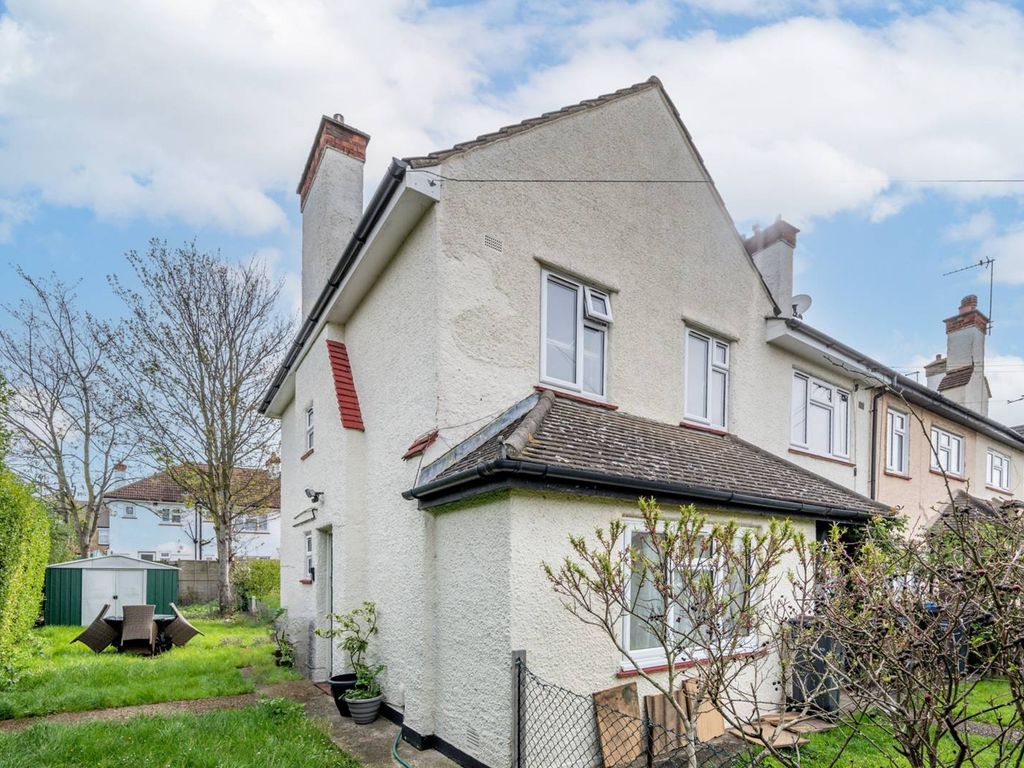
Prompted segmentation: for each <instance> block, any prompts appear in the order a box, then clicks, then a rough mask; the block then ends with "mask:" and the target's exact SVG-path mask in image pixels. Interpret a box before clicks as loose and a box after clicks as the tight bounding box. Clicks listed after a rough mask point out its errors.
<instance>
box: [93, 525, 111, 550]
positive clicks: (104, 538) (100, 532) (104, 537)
mask: <svg viewBox="0 0 1024 768" xmlns="http://www.w3.org/2000/svg"><path fill="white" fill-rule="evenodd" d="M96 536H97V539H98V541H99V543H100V544H102V545H104V546H109V545H110V529H109V528H97V529H96Z"/></svg>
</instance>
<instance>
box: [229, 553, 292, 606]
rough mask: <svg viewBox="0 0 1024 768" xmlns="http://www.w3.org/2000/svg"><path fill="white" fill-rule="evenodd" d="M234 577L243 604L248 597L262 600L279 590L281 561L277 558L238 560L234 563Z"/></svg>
mask: <svg viewBox="0 0 1024 768" xmlns="http://www.w3.org/2000/svg"><path fill="white" fill-rule="evenodd" d="M234 579H235V589H236V590H237V593H238V598H239V600H241V602H242V604H243V606H244V605H245V604H246V603H247V602H248V601H249V598H250V597H255V598H256V599H257V600H263V599H265V598H267V597H270V596H271V595H276V594H278V593H279V592H280V590H281V563H280V562H279V561H277V560H239V561H238V562H236V563H235V573H234Z"/></svg>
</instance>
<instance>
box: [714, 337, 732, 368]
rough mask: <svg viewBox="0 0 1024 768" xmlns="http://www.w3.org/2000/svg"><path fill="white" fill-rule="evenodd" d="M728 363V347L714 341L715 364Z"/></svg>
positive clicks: (724, 364) (722, 364)
mask: <svg viewBox="0 0 1024 768" xmlns="http://www.w3.org/2000/svg"><path fill="white" fill-rule="evenodd" d="M728 364H729V347H728V346H726V345H725V344H722V343H721V342H717V341H716V342H715V365H721V366H726V365H728Z"/></svg>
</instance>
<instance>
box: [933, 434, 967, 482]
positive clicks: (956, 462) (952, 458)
mask: <svg viewBox="0 0 1024 768" xmlns="http://www.w3.org/2000/svg"><path fill="white" fill-rule="evenodd" d="M932 449H933V450H932V462H931V464H932V469H937V470H943V471H945V472H949V473H950V474H952V475H960V476H962V475H963V473H964V439H963V438H962V437H960V436H959V435H954V434H953V433H952V432H947V431H946V430H944V429H942V428H940V427H932Z"/></svg>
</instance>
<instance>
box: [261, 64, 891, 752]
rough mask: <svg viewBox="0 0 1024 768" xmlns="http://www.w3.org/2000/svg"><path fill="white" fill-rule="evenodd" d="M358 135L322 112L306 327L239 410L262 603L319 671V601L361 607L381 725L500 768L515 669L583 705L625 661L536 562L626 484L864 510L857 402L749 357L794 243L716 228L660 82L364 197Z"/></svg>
mask: <svg viewBox="0 0 1024 768" xmlns="http://www.w3.org/2000/svg"><path fill="white" fill-rule="evenodd" d="M368 140H369V137H368V136H367V135H366V134H364V133H362V132H360V131H358V130H356V129H354V128H352V127H351V126H348V125H346V124H345V123H344V122H343V121H342V120H341V119H340V117H337V118H327V117H325V118H323V120H322V121H321V123H320V127H319V130H318V132H317V135H316V138H315V140H314V144H313V148H312V150H311V152H310V155H309V159H308V161H307V164H306V167H305V169H304V170H303V173H302V177H301V180H300V183H299V188H298V193H299V196H300V203H301V206H302V215H303V244H302V262H303V273H302V286H303V314H304V316H305V322H304V324H303V326H302V330H301V332H300V334H299V336H298V338H297V339H296V343H295V344H294V345H293V347H292V349H291V351H290V352H289V354H288V356H287V358H286V360H285V361H284V363H283V365H282V367H281V369H280V371H279V373H278V375H277V378H276V379H275V381H274V384H273V386H272V388H271V390H270V391H269V392H268V393H267V396H266V399H265V401H264V404H263V410H264V412H265V413H267V414H268V415H270V416H272V417H275V418H279V419H281V422H282V423H281V428H282V430H281V431H282V465H281V523H282V526H281V527H282V539H281V596H282V603H283V605H284V606H285V607H286V608H287V610H288V622H289V631H290V633H291V636H292V639H293V640H294V641H295V642H296V645H297V650H298V656H299V660H300V663H301V664H302V665H304V667H305V669H306V671H307V673H308V674H309V675H310V676H311V677H313V678H314V679H317V680H322V679H325V678H327V677H328V676H330V675H331V674H334V673H339V672H343V671H345V669H344V658H343V656H342V654H341V653H340V652H338V651H337V650H336V649H335V648H334V647H333V646H332V643H331V642H330V641H327V640H324V639H321V638H319V637H317V636H316V634H315V630H316V629H318V628H322V627H326V626H327V619H326V614H327V613H328V612H330V611H344V610H349V609H351V608H353V607H355V606H357V605H358V604H360V603H361V602H362V601H364V600H373V601H374V602H376V603H377V606H378V611H379V617H380V636H379V638H377V639H375V647H374V649H373V654H372V655H373V658H374V660H376V661H380V662H382V663H384V664H386V665H387V671H386V677H385V680H384V690H385V694H386V697H387V705H386V713H387V714H388V715H389V716H391V717H393V718H395V719H400V720H401V721H402V723H403V729H404V733H405V736H406V738H407V739H409V740H410V741H411V742H413V743H414V744H418V745H422V746H427V745H431V744H432V745H434V746H436V747H437V748H439V749H441V750H442V751H444V752H446V754H448V755H450V756H452V757H453V758H455V759H456V760H457V761H459V762H461V763H462V764H465V765H486V766H492V767H497V766H505V765H508V764H509V762H510V759H511V755H512V750H513V744H512V736H511V723H512V717H513V714H512V700H511V696H510V694H509V692H510V685H511V680H512V664H511V658H512V654H513V652H515V651H519V650H525V651H526V652H527V654H528V656H529V659H530V665H531V668H532V669H534V670H535V671H536V672H538V673H539V674H540V675H541V676H542V677H544V678H546V679H548V680H551V681H553V682H556V683H558V684H559V685H562V686H564V687H566V688H569V689H571V690H573V691H576V692H579V693H581V694H589V693H590V692H593V691H597V690H600V689H603V688H607V687H609V686H611V685H614V684H616V683H618V682H621V681H622V679H623V678H629V677H630V676H631V674H633V673H635V670H631V669H630V668H629V666H628V665H627V664H626V663H625V660H624V659H623V658H621V657H620V656H619V654H618V653H617V652H616V651H615V650H614V648H613V647H612V646H611V644H610V643H609V642H608V641H607V639H606V638H604V637H603V636H601V634H600V633H599V632H598V631H596V630H590V629H588V628H586V627H585V626H583V625H582V624H580V623H579V622H578V621H577V620H575V619H574V618H572V617H571V616H570V615H569V614H568V612H567V611H566V610H565V609H564V607H563V606H562V605H561V604H560V602H559V600H558V599H557V598H556V596H555V595H554V594H553V592H552V591H551V589H550V586H549V585H548V583H547V582H546V580H545V578H544V574H543V572H542V569H541V563H542V561H547V562H549V563H557V562H559V561H560V560H561V558H562V557H564V556H565V555H566V554H567V553H568V551H569V545H568V536H569V535H570V534H583V533H588V532H591V531H593V529H594V528H595V527H596V526H599V525H602V526H603V525H607V523H608V522H609V521H610V520H611V519H613V518H615V517H620V516H624V517H626V518H630V517H634V518H635V517H636V516H637V514H638V512H637V506H636V498H637V497H638V496H641V495H645V496H657V497H658V498H659V499H660V500H662V501H663V502H665V503H666V504H677V503H691V502H692V503H695V504H697V505H698V506H699V507H701V508H702V509H703V510H706V511H707V512H708V513H709V514H711V515H713V516H721V517H735V518H738V519H740V520H741V521H743V522H744V524H746V525H751V526H759V525H763V524H765V521H766V520H769V519H771V518H773V517H778V516H784V517H787V518H790V519H792V520H793V521H794V522H795V524H796V525H797V526H798V527H799V528H800V529H801V530H802V531H804V532H806V533H807V534H808V535H809V536H814V535H815V532H816V530H817V529H818V528H820V527H821V526H823V525H827V524H828V523H830V522H832V521H836V520H846V521H861V520H865V519H867V518H868V517H869V516H870V515H871V514H874V513H877V512H879V511H881V510H882V509H883V507H882V505H880V504H878V503H876V502H872V501H871V500H870V499H868V498H866V497H865V496H863V495H861V493H859V492H858V491H860V492H863V491H864V490H865V489H866V487H867V485H866V479H865V477H864V476H863V475H862V474H859V473H858V472H857V464H856V457H858V456H860V455H866V454H867V448H868V433H869V430H868V429H867V419H868V414H867V410H866V405H867V403H868V395H867V393H866V392H865V391H863V388H862V387H861V385H860V382H859V380H858V378H857V377H858V375H859V374H857V373H856V372H849V371H847V370H845V369H841V368H837V367H836V366H834V365H831V364H830V363H829V361H828V360H827V359H825V358H824V357H823V356H822V355H820V354H818V353H817V352H816V351H814V350H810V351H806V350H803V349H802V348H801V349H798V350H797V351H794V350H793V349H790V348H787V346H786V345H783V344H769V343H766V341H767V339H766V318H774V317H777V316H779V315H781V314H783V311H784V310H783V307H785V304H786V302H787V301H788V300H789V299H791V298H792V297H791V294H792V271H791V264H790V268H789V271H788V273H787V270H786V265H785V256H786V255H787V251H786V249H787V248H788V256H789V257H790V259H791V257H792V244H791V243H789V244H787V242H788V241H787V239H786V237H787V234H788V235H789V236H790V240H792V239H793V238H795V230H794V231H793V233H787V232H786V231H785V230H784V229H783V228H781V227H778V228H776V233H775V235H773V238H774V239H770V240H769V241H767V242H766V241H765V240H764V239H763V238H762V240H761V241H759V242H757V243H754V244H753V245H752V244H751V243H750V242H748V241H744V240H743V239H742V238H741V237H740V236H739V234H738V233H737V231H736V228H735V226H734V224H733V222H732V221H731V219H730V217H729V215H728V213H727V211H726V210H725V207H724V205H723V203H722V201H721V199H720V198H719V196H718V193H717V191H716V190H715V187H714V185H713V183H712V182H711V179H710V176H709V175H708V173H707V170H706V168H705V167H704V164H703V162H702V160H701V158H700V156H699V154H698V153H697V151H696V149H695V148H694V146H693V144H692V142H691V139H690V136H689V134H688V132H687V131H686V129H685V127H684V126H683V124H682V122H681V120H680V118H679V115H678V113H677V112H676V110H675V107H674V106H673V104H672V102H671V101H670V99H669V98H668V95H667V94H666V93H665V91H664V89H663V87H662V86H661V83H660V82H659V81H657V79H655V78H652V79H651V80H649V81H647V82H644V83H640V84H638V85H635V86H633V87H631V88H627V89H624V90H622V91H618V92H615V93H612V94H608V95H606V96H602V97H599V98H597V99H591V100H588V101H585V102H582V103H580V104H577V105H573V106H571V107H567V108H565V109H562V110H559V111H557V112H553V113H549V114H547V115H545V116H543V117H540V118H536V119H533V120H528V121H525V122H523V123H521V124H519V125H515V126H510V127H507V128H504V129H501V130H499V131H497V132H495V133H492V134H487V135H485V136H481V137H479V138H478V139H476V140H474V141H469V142H466V143H463V144H459V145H457V146H455V147H454V148H452V149H450V150H445V151H442V152H436V153H433V154H430V155H426V156H421V157H411V158H406V159H405V160H395V161H393V162H392V163H391V166H390V167H389V169H388V171H387V173H386V175H385V177H384V179H383V180H382V182H381V184H380V185H379V187H378V188H377V191H376V193H375V194H374V195H373V197H372V199H371V200H370V202H369V204H368V205H367V206H366V208H365V210H364V209H363V205H362V199H363V196H362V188H363V183H362V172H363V161H364V158H365V148H366V144H367V142H368ZM673 181H675V182H683V181H685V183H668V182H673ZM648 182H656V183H648ZM773 260H774V261H773ZM755 262H760V263H759V264H756V263H755ZM766 262H772V263H771V265H768V264H767V263H766ZM759 268H760V271H759ZM787 279H788V290H789V294H790V295H789V296H787V297H783V298H781V299H777V298H776V296H781V294H782V292H784V291H785V289H786V285H787ZM766 281H768V282H770V283H771V286H769V284H768V282H766ZM786 314H787V315H788V314H791V313H789V312H786ZM797 381H799V382H801V383H804V384H806V386H807V388H808V391H809V392H812V393H813V394H814V395H815V397H816V398H817V399H816V400H815V401H814V413H815V415H816V418H815V421H814V423H813V424H809V425H807V427H806V429H805V430H804V431H803V432H802V433H801V434H800V435H799V440H796V445H794V440H795V439H796V438H794V435H795V434H796V431H795V429H794V426H793V423H792V422H793V421H794V418H795V417H794V410H793V408H792V407H791V401H793V399H794V397H793V392H794V387H795V386H796V382H797ZM815 386H817V387H818V389H814V387H815ZM826 390H827V392H826ZM826 397H827V398H828V403H829V404H828V407H827V408H826V407H818V406H823V402H822V401H823V400H824V399H825V398H826ZM805 405H806V400H805ZM808 407H810V406H808ZM819 411H821V414H819V413H818V412H819ZM826 417H827V425H826V423H825V421H823V419H824V418H826ZM812 470H813V471H812ZM307 491H308V493H307ZM623 631H624V633H626V636H627V637H628V636H629V631H628V627H624V628H623ZM631 642H632V641H631ZM637 642H641V643H642V642H643V639H642V638H641V639H640V640H638V641H637ZM647 661H649V663H650V664H651V666H653V667H656V666H657V665H658V659H657V658H653V657H652V658H650V659H648V660H647ZM766 695H769V696H771V695H775V696H778V693H775V694H771V693H770V692H768V693H767V694H766Z"/></svg>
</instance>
